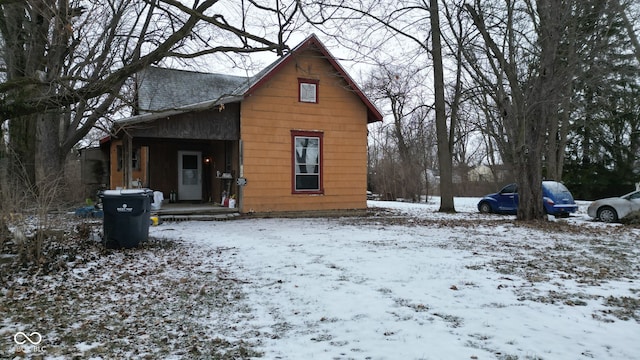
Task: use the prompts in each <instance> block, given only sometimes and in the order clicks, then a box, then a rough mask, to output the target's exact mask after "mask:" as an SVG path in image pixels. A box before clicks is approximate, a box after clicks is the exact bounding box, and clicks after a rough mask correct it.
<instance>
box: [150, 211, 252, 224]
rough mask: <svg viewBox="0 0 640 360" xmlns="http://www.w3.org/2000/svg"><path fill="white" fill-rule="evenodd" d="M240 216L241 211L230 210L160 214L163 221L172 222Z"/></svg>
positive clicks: (213, 219)
mask: <svg viewBox="0 0 640 360" xmlns="http://www.w3.org/2000/svg"><path fill="white" fill-rule="evenodd" d="M239 216H240V213H239V212H228V213H220V214H185V215H179V214H167V215H159V216H158V217H159V218H160V220H161V221H163V222H171V221H221V220H232V219H235V218H237V217H239Z"/></svg>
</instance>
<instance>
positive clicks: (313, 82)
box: [298, 78, 320, 104]
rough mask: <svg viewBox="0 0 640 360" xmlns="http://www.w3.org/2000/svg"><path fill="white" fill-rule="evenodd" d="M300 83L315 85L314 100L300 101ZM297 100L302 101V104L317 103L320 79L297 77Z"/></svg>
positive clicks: (318, 100)
mask: <svg viewBox="0 0 640 360" xmlns="http://www.w3.org/2000/svg"><path fill="white" fill-rule="evenodd" d="M302 84H315V86H316V101H314V102H312V101H302V97H301V96H300V95H301V94H302ZM298 102H301V103H304V104H318V103H319V102H320V80H318V79H305V78H298Z"/></svg>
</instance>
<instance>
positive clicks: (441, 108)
mask: <svg viewBox="0 0 640 360" xmlns="http://www.w3.org/2000/svg"><path fill="white" fill-rule="evenodd" d="M429 4H430V8H429V14H430V17H431V41H432V47H433V48H432V50H431V55H432V56H433V82H434V84H433V88H434V91H435V111H436V135H437V138H438V139H437V142H438V165H439V167H440V212H455V211H456V209H455V206H454V203H453V160H452V155H451V147H450V142H449V131H448V129H447V115H446V108H445V98H444V70H443V66H442V44H441V42H440V15H439V12H438V0H430V2H429Z"/></svg>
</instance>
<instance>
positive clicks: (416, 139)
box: [364, 64, 432, 201]
mask: <svg viewBox="0 0 640 360" xmlns="http://www.w3.org/2000/svg"><path fill="white" fill-rule="evenodd" d="M423 82H424V76H423V75H422V74H421V69H417V68H410V67H406V66H396V65H388V64H380V65H379V66H378V67H376V68H374V69H373V70H372V71H371V72H370V75H369V78H368V80H367V81H366V82H365V85H364V91H366V92H367V93H368V94H369V96H371V97H372V99H373V100H374V101H376V103H378V104H379V105H381V106H382V107H383V108H385V109H389V110H388V111H389V115H390V117H391V118H392V121H391V122H390V123H389V124H388V128H387V127H386V126H384V127H383V129H381V130H382V134H383V135H384V136H385V137H386V138H388V139H392V140H393V142H391V143H390V142H383V141H377V142H376V143H374V145H373V146H374V147H383V146H384V151H380V152H379V154H378V155H377V156H376V155H375V154H373V155H374V156H373V157H372V159H371V160H373V161H375V162H376V166H372V170H373V171H374V173H375V175H373V179H372V180H373V183H374V184H375V185H377V188H378V189H377V191H379V192H382V193H384V194H387V197H388V198H396V197H402V198H404V199H411V200H412V201H419V200H420V198H421V195H427V194H428V190H427V186H426V182H427V178H426V176H425V174H426V173H427V170H428V169H429V165H431V164H430V161H429V160H430V159H429V155H431V154H430V151H429V148H427V146H430V145H427V144H429V143H430V142H429V140H428V138H429V137H430V133H431V130H432V128H431V126H430V122H429V121H428V115H429V111H430V107H427V106H425V105H424V98H423V94H422V91H423V90H424V89H423V87H422V86H421V84H422V83H423ZM390 145H392V146H390ZM391 149H393V152H392V151H389V150H391ZM395 154H397V156H395ZM396 160H397V161H396ZM389 169H393V170H391V171H390V170H389Z"/></svg>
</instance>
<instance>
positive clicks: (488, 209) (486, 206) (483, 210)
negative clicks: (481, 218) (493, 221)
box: [480, 202, 491, 214]
mask: <svg viewBox="0 0 640 360" xmlns="http://www.w3.org/2000/svg"><path fill="white" fill-rule="evenodd" d="M490 212H491V205H489V203H486V202H483V203H482V204H480V213H482V214H488V213H490Z"/></svg>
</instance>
